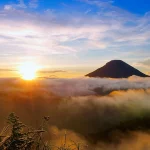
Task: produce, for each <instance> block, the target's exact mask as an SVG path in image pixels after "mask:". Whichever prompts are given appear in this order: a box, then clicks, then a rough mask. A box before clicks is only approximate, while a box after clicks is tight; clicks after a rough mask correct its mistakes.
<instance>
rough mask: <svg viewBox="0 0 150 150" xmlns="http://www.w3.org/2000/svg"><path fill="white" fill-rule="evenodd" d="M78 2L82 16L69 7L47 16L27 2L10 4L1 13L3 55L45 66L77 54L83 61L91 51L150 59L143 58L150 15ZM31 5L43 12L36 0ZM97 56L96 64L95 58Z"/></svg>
mask: <svg viewBox="0 0 150 150" xmlns="http://www.w3.org/2000/svg"><path fill="white" fill-rule="evenodd" d="M78 3H79V4H80V5H79V7H78V8H77V9H78V10H79V11H78V13H77V12H76V11H75V9H73V8H72V7H73V6H72V5H70V6H69V7H67V6H66V5H65V4H64V5H62V6H61V7H62V10H61V9H60V10H57V9H48V10H44V11H42V10H41V12H37V11H32V12H30V11H28V5H27V4H26V3H24V1H23V0H20V1H18V4H15V5H5V6H4V9H1V10H0V20H1V25H0V49H1V55H3V54H4V53H5V55H6V56H5V60H6V59H8V58H10V59H11V60H12V58H13V56H15V57H16V58H17V61H19V59H20V58H22V59H23V58H24V56H27V57H28V56H30V57H36V58H38V59H39V60H40V59H42V60H43V61H44V58H46V57H47V56H49V55H54V54H66V55H69V54H73V55H76V54H77V55H79V57H82V56H81V53H84V52H86V53H88V52H89V51H90V53H93V54H94V53H95V50H98V51H100V52H101V53H107V57H105V55H104V54H103V56H104V59H105V60H106V59H109V57H110V55H111V59H112V55H113V54H114V53H117V56H118V57H121V58H122V56H123V58H127V59H128V58H129V57H130V56H131V55H132V54H133V53H134V56H135V59H137V58H139V57H140V58H141V57H142V58H141V59H142V60H143V58H144V59H146V58H147V57H148V55H144V56H141V54H142V55H143V53H145V54H146V51H147V50H148V47H149V43H148V41H149V37H150V30H149V25H150V22H149V13H146V14H145V15H144V16H138V15H136V14H132V13H130V12H128V11H126V10H123V9H121V8H119V7H117V6H114V5H113V3H112V2H103V1H95V0H94V1H90V0H87V1H80V2H78ZM85 4H86V8H85V7H83V5H85ZM29 6H31V7H37V6H38V2H37V1H35V0H32V1H30V3H29ZM26 7H27V8H26ZM63 9H65V11H63ZM93 9H94V10H95V11H96V12H95V11H94V10H93ZM89 10H90V11H89ZM8 31H9V32H8ZM115 56H116V55H115ZM132 56H133V55H132ZM1 57H2V56H1ZM93 57H94V56H92V58H91V59H95V57H94V58H93ZM55 59H56V58H55ZM80 59H82V58H80ZM84 59H87V58H84ZM132 59H134V58H132ZM42 60H41V62H42ZM59 60H60V59H59ZM136 61H137V60H136ZM12 62H13V61H12ZM70 63H72V62H71V61H70ZM148 69H149V68H148Z"/></svg>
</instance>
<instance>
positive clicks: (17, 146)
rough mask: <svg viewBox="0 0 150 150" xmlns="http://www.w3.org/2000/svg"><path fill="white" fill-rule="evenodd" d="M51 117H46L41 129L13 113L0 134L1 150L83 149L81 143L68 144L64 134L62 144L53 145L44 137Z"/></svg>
mask: <svg viewBox="0 0 150 150" xmlns="http://www.w3.org/2000/svg"><path fill="white" fill-rule="evenodd" d="M48 121H49V117H44V118H43V122H42V124H41V126H40V127H39V129H33V128H31V127H28V126H26V125H24V124H23V123H22V122H21V121H20V120H19V117H18V116H16V115H15V114H14V113H11V114H10V115H9V117H8V122H7V123H8V125H7V126H6V127H4V128H3V130H2V131H1V134H0V150H82V145H81V143H76V142H74V141H71V142H69V143H71V144H67V135H66V134H64V138H63V143H62V144H61V145H52V144H51V143H50V142H47V141H46V140H45V138H44V134H45V133H46V132H47V123H48Z"/></svg>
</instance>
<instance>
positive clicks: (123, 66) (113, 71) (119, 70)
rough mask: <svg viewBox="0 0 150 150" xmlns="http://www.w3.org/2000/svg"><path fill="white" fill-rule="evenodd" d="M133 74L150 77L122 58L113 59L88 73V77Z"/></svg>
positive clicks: (126, 76)
mask: <svg viewBox="0 0 150 150" xmlns="http://www.w3.org/2000/svg"><path fill="white" fill-rule="evenodd" d="M132 75H136V76H140V77H149V76H148V75H145V74H144V73H142V72H140V71H139V70H137V69H135V68H134V67H132V66H130V65H129V64H127V63H125V62H123V61H122V60H112V61H110V62H108V63H106V65H104V66H103V67H101V68H99V69H97V70H95V71H93V72H91V73H89V74H87V75H86V76H88V77H102V78H103V77H107V78H128V77H130V76H132Z"/></svg>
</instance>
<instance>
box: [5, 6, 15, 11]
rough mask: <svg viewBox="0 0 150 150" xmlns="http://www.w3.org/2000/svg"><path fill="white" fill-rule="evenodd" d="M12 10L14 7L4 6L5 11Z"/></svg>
mask: <svg viewBox="0 0 150 150" xmlns="http://www.w3.org/2000/svg"><path fill="white" fill-rule="evenodd" d="M12 9H13V7H12V5H5V6H4V10H12Z"/></svg>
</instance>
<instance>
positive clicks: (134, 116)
mask: <svg viewBox="0 0 150 150" xmlns="http://www.w3.org/2000/svg"><path fill="white" fill-rule="evenodd" d="M0 83H1V87H0V111H1V112H0V127H1V128H2V127H3V126H5V125H6V119H7V116H8V115H9V114H10V113H11V112H15V113H16V114H17V115H18V116H19V117H20V119H21V121H23V122H24V123H25V124H27V125H30V126H33V127H38V126H39V124H40V123H41V120H42V118H43V117H44V116H49V117H50V121H49V136H48V138H49V140H52V141H55V142H56V143H57V142H58V143H59V142H60V141H59V140H60V138H58V137H60V136H63V134H64V132H66V131H67V133H68V138H69V139H72V140H75V141H81V142H82V143H83V144H84V145H85V146H88V147H85V148H84V149H86V150H87V149H89V150H100V149H101V148H102V149H106V150H113V149H114V150H116V149H118V150H125V149H127V150H130V149H133V148H135V149H136V150H145V149H149V148H150V144H149V141H150V135H149V129H150V78H140V77H134V76H133V77H130V78H128V79H105V78H104V79H102V78H74V79H37V80H35V81H23V80H21V79H17V78H16V79H1V80H0ZM54 133H55V134H54Z"/></svg>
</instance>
